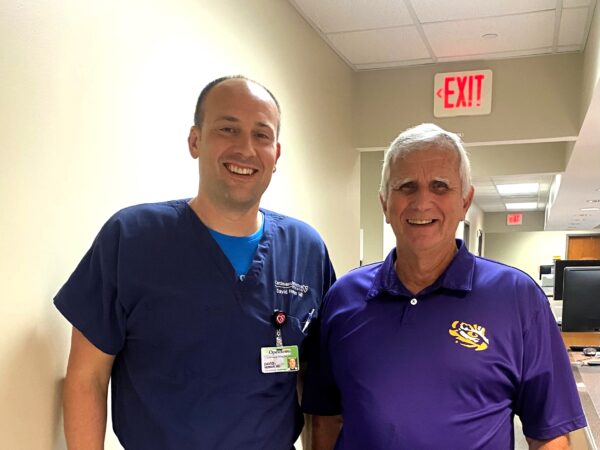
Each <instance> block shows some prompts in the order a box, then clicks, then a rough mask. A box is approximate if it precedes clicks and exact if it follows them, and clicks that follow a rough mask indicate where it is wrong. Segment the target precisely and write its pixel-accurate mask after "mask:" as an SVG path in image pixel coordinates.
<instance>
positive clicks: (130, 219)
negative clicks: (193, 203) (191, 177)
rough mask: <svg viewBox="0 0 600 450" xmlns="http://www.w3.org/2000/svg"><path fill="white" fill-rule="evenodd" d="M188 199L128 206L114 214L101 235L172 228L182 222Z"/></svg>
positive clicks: (136, 233) (131, 234)
mask: <svg viewBox="0 0 600 450" xmlns="http://www.w3.org/2000/svg"><path fill="white" fill-rule="evenodd" d="M185 208H187V200H171V201H165V202H159V203H143V204H139V205H133V206H128V207H126V208H123V209H121V210H119V211H117V212H116V213H115V214H113V215H112V216H111V217H110V218H109V219H108V221H107V222H106V223H105V224H104V226H103V227H102V230H101V231H100V236H103V235H112V236H114V235H119V237H121V238H122V237H126V236H138V235H141V234H142V235H143V234H146V233H152V232H160V231H161V230H162V231H167V232H168V230H171V229H172V228H173V227H176V226H177V225H178V224H179V223H180V222H181V217H182V215H183V213H184V212H185Z"/></svg>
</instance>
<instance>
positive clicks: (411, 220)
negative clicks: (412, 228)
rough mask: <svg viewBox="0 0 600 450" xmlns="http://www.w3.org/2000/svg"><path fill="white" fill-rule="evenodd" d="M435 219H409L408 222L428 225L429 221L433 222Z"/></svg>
mask: <svg viewBox="0 0 600 450" xmlns="http://www.w3.org/2000/svg"><path fill="white" fill-rule="evenodd" d="M432 222H433V220H431V219H429V220H417V219H408V223H410V224H411V225H427V224H428V223H432Z"/></svg>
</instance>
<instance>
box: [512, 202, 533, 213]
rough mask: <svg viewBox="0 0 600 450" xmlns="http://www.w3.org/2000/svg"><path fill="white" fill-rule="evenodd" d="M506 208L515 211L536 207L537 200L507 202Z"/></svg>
mask: <svg viewBox="0 0 600 450" xmlns="http://www.w3.org/2000/svg"><path fill="white" fill-rule="evenodd" d="M505 206H506V209H508V210H509V211H515V210H520V209H536V208H537V202H523V203H506V205H505Z"/></svg>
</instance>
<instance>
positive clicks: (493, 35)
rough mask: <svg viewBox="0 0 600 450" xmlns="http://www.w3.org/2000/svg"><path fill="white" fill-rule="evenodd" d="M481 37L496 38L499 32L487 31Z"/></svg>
mask: <svg viewBox="0 0 600 450" xmlns="http://www.w3.org/2000/svg"><path fill="white" fill-rule="evenodd" d="M481 37H482V38H483V39H496V38H497V37H498V33H485V34H482V35H481Z"/></svg>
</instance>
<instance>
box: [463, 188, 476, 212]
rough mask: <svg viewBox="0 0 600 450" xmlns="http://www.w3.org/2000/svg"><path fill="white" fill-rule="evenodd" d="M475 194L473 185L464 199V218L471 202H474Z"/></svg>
mask: <svg viewBox="0 0 600 450" xmlns="http://www.w3.org/2000/svg"><path fill="white" fill-rule="evenodd" d="M474 195H475V188H474V187H473V186H471V188H470V189H469V193H468V194H467V196H466V197H465V198H464V199H463V220H464V216H465V215H466V214H467V211H468V210H469V208H470V207H471V203H473V196H474Z"/></svg>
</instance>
